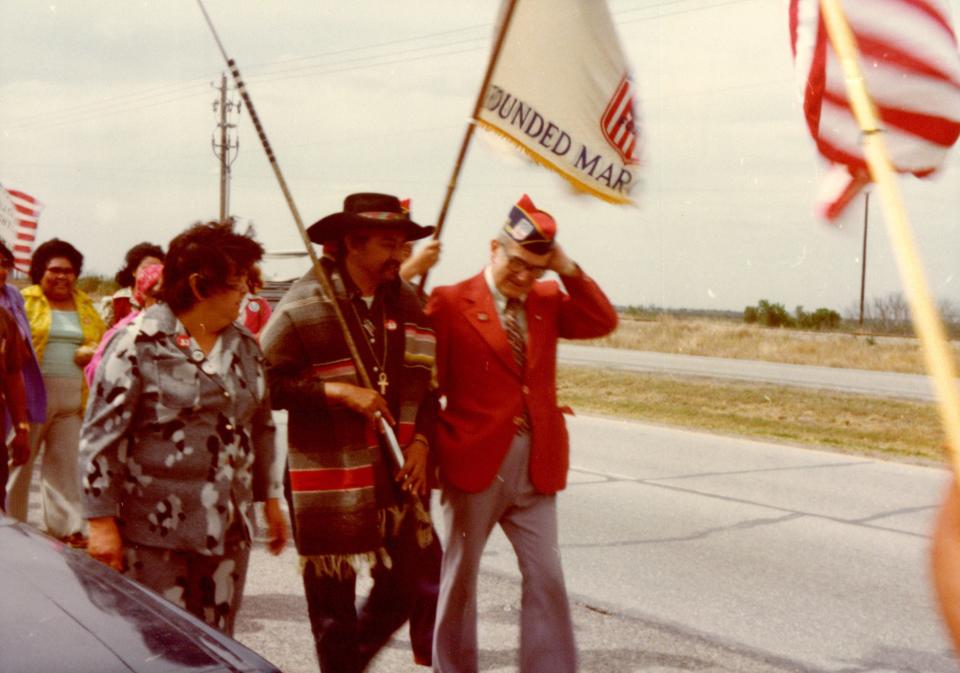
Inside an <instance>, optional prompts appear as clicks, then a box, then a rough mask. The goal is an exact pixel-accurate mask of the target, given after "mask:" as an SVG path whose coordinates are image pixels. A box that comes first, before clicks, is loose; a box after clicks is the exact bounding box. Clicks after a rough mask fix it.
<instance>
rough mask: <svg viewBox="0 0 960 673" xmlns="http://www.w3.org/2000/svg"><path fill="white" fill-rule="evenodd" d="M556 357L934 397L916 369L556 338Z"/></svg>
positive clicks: (604, 364)
mask: <svg viewBox="0 0 960 673" xmlns="http://www.w3.org/2000/svg"><path fill="white" fill-rule="evenodd" d="M558 358H559V361H560V364H564V365H577V366H584V367H600V368H605V369H615V370H618V371H631V372H644V373H657V374H670V375H673V376H706V377H710V378H716V379H731V380H739V381H753V382H757V383H769V384H772V385H783V386H799V387H803V388H815V389H819V390H833V391H839V392H850V393H860V394H864V395H875V396H879V397H898V398H905V399H915V400H927V401H932V400H934V399H935V397H934V392H933V388H932V387H931V385H930V381H929V379H928V377H926V376H923V375H920V374H896V373H893V372H875V371H868V370H865V369H840V368H837V367H819V366H814V365H791V364H783V363H778V362H764V361H761V360H735V359H731V358H713V357H703V356H699V355H674V354H670V353H652V352H649V351H635V350H626V349H620V348H601V347H599V346H583V345H580V344H570V343H562V344H560V348H559V351H558Z"/></svg>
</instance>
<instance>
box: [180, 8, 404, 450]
mask: <svg viewBox="0 0 960 673" xmlns="http://www.w3.org/2000/svg"><path fill="white" fill-rule="evenodd" d="M197 4H198V5H199V6H200V11H201V12H203V17H204V18H205V19H206V21H207V25H208V26H210V32H211V33H213V39H214V40H216V43H217V47H218V48H219V49H220V53H221V54H223V59H224V60H225V61H226V62H227V67H229V68H230V74H231V75H232V76H233V81H234V82H235V83H236V85H237V90H238V91H239V92H240V97H241V98H243V102H244V103H246V105H247V112H248V113H249V114H250V119H251V120H252V121H253V126H254V128H256V130H257V135H258V136H259V137H260V143H261V144H262V145H263V150H264V152H266V154H267V159H268V160H269V161H270V167H271V168H272V169H273V174H274V175H275V176H276V178H277V182H278V183H280V190H281V191H282V192H283V197H284V199H286V201H287V206H289V208H290V213H291V214H292V215H293V221H294V222H295V223H296V225H297V230H298V231H299V232H300V238H301V239H303V245H304V246H305V247H306V249H307V254H308V255H309V256H310V262H311V263H312V265H313V273H314V275H315V276H316V278H317V280H318V281H319V282H320V285H321V287H323V291H324V292H325V293H326V294H327V296H328V297H330V303H331V305H332V306H333V311H334V314H335V315H336V317H337V322H338V323H339V325H340V329H341V331H342V332H343V340H344V341H345V342H346V344H347V349H348V350H349V351H350V358H351V359H352V360H353V364H354V366H355V367H356V369H357V376H358V378H359V379H360V383H361V385H363V386H364V387H365V388H371V389H372V388H373V384H372V383H371V381H370V376H369V375H368V374H367V369H366V367H364V366H363V360H361V359H360V353H359V351H358V350H357V345H356V343H355V342H354V340H353V335H351V334H350V328H349V327H348V326H347V321H346V319H345V318H344V316H343V311H342V310H341V308H340V302H339V301H337V295H336V293H335V292H334V289H333V284H332V283H331V282H330V278H329V277H328V276H327V272H326V271H325V270H324V268H323V265H321V264H320V259H319V257H317V251H316V250H314V248H313V242H312V241H311V240H310V236H309V235H308V234H307V229H306V227H304V225H303V219H302V218H301V217H300V211H299V209H298V208H297V204H296V203H295V202H294V200H293V195H292V194H291V193H290V189H289V187H287V181H286V180H285V179H284V177H283V173H282V172H281V170H280V164H279V163H277V158H276V156H275V155H274V153H273V148H272V147H271V146H270V141H269V140H268V139H267V133H266V131H265V130H264V128H263V125H262V124H261V123H260V117H259V116H258V115H257V110H256V108H255V107H254V106H253V101H252V100H251V99H250V94H249V93H247V87H246V85H245V84H244V83H243V79H242V78H241V77H240V70H239V68H237V64H236V63H235V62H234V60H233V59H232V58H230V57H229V56H227V51H226V49H224V47H223V43H222V42H221V41H220V36H219V35H217V29H216V28H215V27H214V25H213V21H212V20H211V19H210V15H209V14H207V10H206V8H205V7H204V6H203V0H197ZM377 413H378V414H379V412H377ZM379 421H380V431H381V432H382V433H383V434H384V435H385V437H386V438H387V443H388V444H389V445H390V454H391V457H392V458H393V460H394V462H396V463H397V469H400V468H402V467H403V462H404V458H403V452H402V451H401V450H400V445H399V444H398V443H397V438H396V435H395V434H394V432H393V428H391V427H390V424H389V423H387V421H386V419H385V418H383V417H382V416H380V417H379Z"/></svg>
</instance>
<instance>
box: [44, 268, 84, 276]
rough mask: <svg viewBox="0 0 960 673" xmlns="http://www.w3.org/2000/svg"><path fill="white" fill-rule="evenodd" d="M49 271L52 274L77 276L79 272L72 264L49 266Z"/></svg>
mask: <svg viewBox="0 0 960 673" xmlns="http://www.w3.org/2000/svg"><path fill="white" fill-rule="evenodd" d="M47 273H49V274H50V275H51V276H75V275H77V272H76V271H75V270H74V269H73V267H71V266H48V267H47Z"/></svg>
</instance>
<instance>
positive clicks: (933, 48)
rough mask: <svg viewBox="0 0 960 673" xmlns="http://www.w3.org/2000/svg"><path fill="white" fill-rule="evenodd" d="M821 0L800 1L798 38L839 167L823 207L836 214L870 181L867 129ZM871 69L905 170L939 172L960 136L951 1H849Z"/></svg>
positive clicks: (812, 114)
mask: <svg viewBox="0 0 960 673" xmlns="http://www.w3.org/2000/svg"><path fill="white" fill-rule="evenodd" d="M819 4H820V3H819V0H790V39H791V46H792V48H793V54H794V61H795V63H796V67H797V73H798V75H799V79H800V86H801V88H802V93H803V109H804V113H805V115H806V119H807V127H808V129H809V131H810V135H811V136H812V137H813V139H814V141H815V142H816V144H817V149H818V151H819V152H820V154H822V155H823V156H824V157H825V158H826V159H827V160H828V161H830V162H831V163H832V164H833V168H832V170H831V173H830V175H828V177H827V179H826V180H825V181H824V185H823V188H822V190H821V195H820V197H819V203H818V205H817V210H818V213H819V214H820V215H821V216H822V217H825V218H826V219H829V220H832V219H834V218H836V217H837V216H838V215H839V214H840V213H841V212H842V211H843V209H844V207H845V206H846V205H847V204H848V203H849V202H850V201H851V200H852V199H853V197H854V196H856V194H857V193H858V192H859V191H860V189H862V188H863V186H864V185H865V184H867V183H868V182H869V179H870V178H869V174H868V170H867V165H866V161H865V159H864V156H863V151H862V147H861V142H860V140H861V131H860V128H859V126H858V125H857V121H856V119H855V118H854V116H853V113H852V111H851V108H850V102H849V100H848V98H847V92H846V87H845V84H844V76H843V71H842V69H841V66H840V63H839V61H838V59H837V56H836V54H835V53H834V51H833V49H832V47H831V46H830V42H829V38H828V36H827V32H826V27H825V26H824V24H823V21H822V19H821V17H820V7H819ZM843 8H844V12H845V14H846V17H847V21H848V23H849V24H850V28H851V30H852V31H853V33H854V35H855V36H856V39H857V43H858V46H859V49H860V60H861V67H862V69H863V72H864V79H865V81H866V86H867V90H868V91H869V93H870V96H871V98H872V99H873V101H874V104H875V105H876V107H877V111H878V113H879V115H880V119H881V122H882V125H883V128H882V131H883V133H884V138H885V140H886V144H887V147H888V149H889V152H890V160H891V161H892V163H893V165H894V166H895V168H896V169H897V170H898V171H899V172H901V173H912V174H913V175H916V176H917V177H925V176H927V175H930V174H931V173H933V172H934V171H935V170H937V168H938V167H939V166H940V164H941V163H942V162H943V159H944V158H945V157H946V155H947V153H948V151H949V150H950V148H951V147H952V146H953V144H954V143H955V142H956V140H957V137H958V136H960V54H958V52H957V40H956V37H955V35H954V32H953V28H952V24H951V21H950V18H949V13H948V11H947V3H946V2H945V0H844V3H843Z"/></svg>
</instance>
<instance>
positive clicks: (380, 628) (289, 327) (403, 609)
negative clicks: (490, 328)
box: [261, 193, 435, 673]
mask: <svg viewBox="0 0 960 673" xmlns="http://www.w3.org/2000/svg"><path fill="white" fill-rule="evenodd" d="M432 231H433V227H422V226H420V225H418V224H416V223H415V222H413V221H412V220H410V218H409V214H408V213H407V212H406V211H405V210H404V209H403V208H402V206H401V204H400V201H399V200H398V199H397V198H395V197H393V196H389V195H386V194H369V193H364V194H352V195H350V196H348V197H347V198H346V199H345V200H344V207H343V211H342V212H339V213H334V214H332V215H328V216H327V217H324V218H323V219H321V220H319V221H317V222H315V223H314V224H313V225H311V226H310V228H309V229H308V230H307V233H308V235H309V236H310V240H312V241H313V242H314V243H318V244H324V245H325V248H327V246H328V245H329V250H331V251H332V254H331V255H329V256H326V257H324V258H323V260H322V262H321V263H322V264H323V266H324V269H325V270H326V272H327V275H328V277H329V278H330V281H331V284H332V287H333V290H334V294H335V295H336V299H335V300H336V301H337V304H338V305H339V307H340V311H341V314H342V316H343V319H344V323H345V325H346V328H347V329H348V330H349V334H350V335H351V337H352V340H353V342H354V343H355V345H356V353H357V354H358V355H359V359H360V365H362V366H363V368H364V369H365V370H366V372H367V375H368V377H369V379H370V381H371V382H372V384H373V388H366V387H363V386H362V385H361V384H360V381H361V380H362V379H361V377H360V376H358V368H357V363H356V362H355V361H354V360H353V359H352V357H351V354H350V351H349V348H348V346H347V342H346V339H345V337H344V332H343V329H342V327H341V324H340V323H339V322H338V318H337V317H336V313H335V309H334V304H333V299H332V298H331V297H330V296H328V295H327V293H326V292H325V291H324V289H323V286H322V285H321V284H320V283H319V282H318V281H317V279H316V278H315V276H314V273H313V271H312V270H311V271H310V272H308V273H307V274H306V275H304V276H303V277H302V278H301V279H300V280H298V281H296V282H295V283H294V284H293V286H292V287H291V288H290V290H289V291H288V292H287V294H286V295H285V296H284V297H283V299H282V300H281V301H280V303H279V304H278V305H277V308H276V310H275V311H274V314H273V317H272V318H271V320H270V322H269V324H268V325H267V327H266V328H265V329H264V331H263V333H262V335H261V344H262V346H263V350H264V353H265V355H266V357H267V361H268V370H267V373H268V378H269V382H270V393H271V397H272V400H273V405H274V407H275V408H280V409H287V410H289V421H288V444H289V457H288V480H287V481H288V500H289V503H290V510H291V519H292V521H293V524H294V525H293V529H294V539H295V541H296V543H297V551H298V552H299V554H300V558H301V566H302V568H303V582H304V588H305V592H306V598H307V607H308V611H309V615H310V623H311V627H312V629H313V635H314V640H315V643H316V648H317V658H318V659H319V662H320V668H321V670H322V671H326V672H327V673H330V672H334V671H335V672H336V673H355V672H359V671H361V670H363V669H364V667H365V666H366V665H367V663H369V661H370V660H371V659H372V658H373V656H374V655H375V654H376V653H377V652H378V651H379V650H380V648H381V647H382V646H383V645H384V644H385V643H386V642H387V641H388V640H389V638H390V636H391V635H392V634H393V632H394V631H396V630H397V629H398V628H399V627H400V626H402V625H403V623H404V622H405V621H406V620H407V619H408V617H409V616H410V611H411V607H412V604H413V601H414V593H415V592H414V588H415V585H416V583H415V582H414V581H413V578H414V576H415V574H416V570H417V557H418V554H419V553H420V550H421V549H423V548H424V547H426V546H427V545H428V544H429V543H430V541H431V531H432V528H431V522H430V520H429V516H428V515H427V514H426V512H425V511H424V509H423V508H422V507H415V506H413V505H412V504H411V500H410V499H409V497H408V495H407V494H408V493H418V494H424V493H426V492H427V486H426V472H427V470H426V464H427V454H428V450H429V446H428V442H429V440H428V439H427V438H428V437H430V436H432V424H433V421H434V417H435V398H434V397H433V396H432V394H431V391H430V382H431V370H432V366H433V356H434V343H435V342H434V337H433V332H432V330H431V329H430V328H429V327H428V325H427V321H426V319H425V316H424V314H423V311H422V309H421V306H420V300H419V297H418V296H417V293H416V291H415V290H414V289H413V287H412V286H410V285H408V284H406V283H403V282H401V281H400V279H399V278H398V270H399V267H400V262H401V261H402V259H403V247H404V244H405V243H406V242H407V241H410V240H415V239H419V238H423V237H425V236H427V235H428V234H430V233H431V232H432ZM381 417H382V418H385V419H386V420H387V421H388V422H389V423H390V425H391V426H393V429H394V430H395V432H396V436H397V440H398V442H399V444H400V446H401V447H402V448H403V451H404V454H405V464H404V466H403V468H402V469H401V470H400V471H399V473H398V474H397V475H396V477H395V476H394V472H395V470H394V468H393V466H392V465H391V463H390V462H389V458H386V457H385V456H387V455H388V454H386V453H385V452H384V450H383V448H384V447H382V446H381V445H380V444H381V442H382V441H383V440H382V438H379V439H378V434H377V432H376V427H377V424H378V422H379V420H380V418H381ZM404 492H406V493H404ZM363 565H368V566H369V567H370V568H371V575H372V576H373V579H374V586H373V589H372V590H371V592H370V595H369V597H368V599H367V600H366V602H365V603H364V605H363V606H362V607H361V608H360V610H359V611H358V610H356V609H355V607H354V601H355V587H356V573H357V570H358V569H359V568H360V567H361V566H363ZM421 663H429V662H421Z"/></svg>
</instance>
